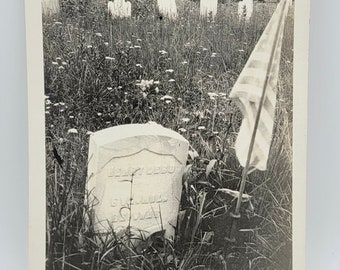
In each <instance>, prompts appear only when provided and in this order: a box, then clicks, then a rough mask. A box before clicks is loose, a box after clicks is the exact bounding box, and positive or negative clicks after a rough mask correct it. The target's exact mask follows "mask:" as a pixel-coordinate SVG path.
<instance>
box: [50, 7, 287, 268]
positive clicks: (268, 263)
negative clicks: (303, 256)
mask: <svg viewBox="0 0 340 270" xmlns="http://www.w3.org/2000/svg"><path fill="white" fill-rule="evenodd" d="M132 2H133V1H132ZM133 6H134V9H133V18H131V19H123V20H113V19H111V18H110V17H109V16H108V14H107V13H106V4H105V3H103V4H101V3H99V4H98V3H97V4H93V3H91V2H90V1H83V3H82V5H79V3H78V4H77V1H70V0H69V1H66V0H64V1H62V7H61V11H60V13H59V14H58V15H54V16H48V17H44V18H43V36H44V69H45V94H46V95H47V96H48V98H47V99H46V162H47V168H46V171H47V179H46V181H47V185H46V196H47V208H46V211H47V221H46V222H47V223H46V235H47V238H46V239H47V241H46V258H47V261H46V266H47V269H49V270H59V269H89V270H95V269H96V270H97V269H100V270H105V269H183V270H187V269H238V270H239V269H285V270H286V269H291V261H292V260H291V259H292V258H291V257H292V256H291V255H292V254H291V230H292V215H291V203H292V198H291V194H292V190H291V189H292V183H291V179H292V178H291V171H292V168H291V167H292V160H291V157H292V147H291V146H292V140H291V137H292V61H293V53H292V41H293V14H291V13H290V14H289V18H288V21H287V24H286V31H285V37H284V44H283V52H282V62H281V70H280V80H279V88H278V89H279V91H278V105H277V114H276V123H275V130H274V138H273V143H272V148H271V156H270V158H269V168H268V170H267V171H266V172H264V173H263V172H254V173H252V174H251V175H250V180H249V182H248V183H247V187H246V192H247V193H248V194H250V195H252V200H251V203H244V204H243V205H242V211H241V213H242V219H241V221H240V222H239V224H240V229H241V230H240V232H239V233H238V234H237V241H236V242H229V241H227V238H228V236H229V232H230V228H231V222H232V220H231V218H230V217H229V213H230V211H231V209H232V207H234V204H235V200H234V199H233V198H231V197H229V196H228V195H227V194H224V193H222V192H218V189H220V188H230V189H235V190H236V189H237V188H238V185H239V180H240V177H241V173H242V167H240V165H239V163H238V161H237V159H236V157H235V153H234V150H233V148H232V146H233V143H234V140H235V138H236V133H237V131H238V128H239V125H240V123H241V120H242V115H241V113H240V112H239V110H238V109H237V107H236V106H235V104H234V103H233V102H232V101H230V100H229V99H228V94H229V92H230V90H231V87H232V86H233V84H234V82H235V80H236V79H237V76H238V75H239V73H240V72H241V70H242V68H243V66H244V64H245V62H246V60H247V58H248V57H249V55H250V53H251V51H252V49H253V48H254V46H255V44H256V42H257V40H258V39H259V37H260V35H261V33H262V31H263V29H264V27H265V26H266V24H267V22H268V21H269V19H270V16H271V14H272V12H273V9H274V8H275V5H274V4H269V3H267V4H257V5H256V6H255V8H256V9H255V13H254V17H253V18H252V19H251V21H250V22H249V23H247V24H246V23H244V22H242V21H241V22H240V21H239V20H238V18H237V14H236V10H237V7H236V5H234V4H232V5H231V6H228V5H226V4H219V13H218V15H217V17H216V18H215V21H209V20H203V19H201V18H200V17H199V7H198V3H195V2H191V1H187V0H183V1H179V2H178V10H179V18H178V20H176V21H170V20H168V19H166V18H162V20H161V19H160V17H159V14H157V10H156V9H155V6H154V2H153V1H146V2H145V1H144V2H143V1H137V0H136V1H134V3H133ZM142 80H148V81H149V82H150V83H149V85H148V86H143V81H142ZM152 80H153V81H152ZM147 121H155V122H157V123H160V124H162V125H163V126H165V127H168V128H171V129H173V130H175V131H178V132H181V133H182V135H183V136H184V137H186V138H187V139H188V140H189V142H190V144H191V150H190V151H191V152H190V153H191V157H189V159H188V166H187V172H186V174H185V176H184V179H183V192H182V198H181V204H180V211H179V221H178V225H177V229H176V235H175V238H174V239H170V240H169V239H164V237H163V235H162V232H160V233H156V234H154V235H152V236H150V237H145V236H144V235H143V234H142V233H141V232H133V233H134V237H138V238H139V239H140V241H139V244H138V245H137V244H136V245H132V244H131V241H130V240H131V234H132V232H129V233H124V232H115V231H114V230H112V232H111V233H110V234H109V235H107V236H105V237H102V238H100V239H98V236H96V235H94V233H93V230H92V229H91V226H89V225H88V221H89V218H88V217H89V216H91V213H90V211H89V208H88V207H89V206H88V205H86V204H85V203H84V200H85V199H86V196H87V194H86V191H85V184H86V180H87V174H86V170H87V158H88V136H89V135H88V134H87V133H88V132H89V131H91V132H93V131H97V130H100V129H103V128H106V127H110V126H115V125H119V124H125V123H145V122H147ZM71 128H75V129H77V131H78V133H68V132H67V131H68V130H69V129H71ZM195 152H197V154H198V157H194V155H193V153H195ZM56 156H59V157H60V159H59V160H58V158H56ZM212 160H213V162H214V166H213V167H212V170H211V171H210V172H209V173H207V165H208V164H209V163H210V164H212V163H211V161H212Z"/></svg>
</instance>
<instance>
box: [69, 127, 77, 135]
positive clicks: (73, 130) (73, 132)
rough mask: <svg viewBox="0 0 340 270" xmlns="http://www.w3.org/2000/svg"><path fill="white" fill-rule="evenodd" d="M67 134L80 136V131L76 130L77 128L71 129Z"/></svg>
mask: <svg viewBox="0 0 340 270" xmlns="http://www.w3.org/2000/svg"><path fill="white" fill-rule="evenodd" d="M67 133H69V134H78V130H76V129H75V128H70V129H69V130H68V131H67Z"/></svg>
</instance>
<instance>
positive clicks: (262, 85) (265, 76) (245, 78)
mask: <svg viewBox="0 0 340 270" xmlns="http://www.w3.org/2000/svg"><path fill="white" fill-rule="evenodd" d="M288 8H289V0H281V2H280V3H279V4H278V6H277V8H276V10H275V12H274V14H273V16H272V18H271V19H270V21H269V23H268V25H267V26H266V28H265V30H264V32H263V34H262V36H261V38H260V40H259V41H258V43H257V44H256V46H255V48H254V50H253V52H252V53H251V55H250V57H249V59H248V61H247V63H246V65H245V67H244V68H243V70H242V72H241V74H240V76H239V77H238V79H237V81H236V83H235V85H234V87H233V89H232V91H231V93H230V98H235V99H237V101H238V103H237V104H238V106H239V107H240V109H241V111H242V113H243V117H244V118H243V121H242V124H241V127H240V131H239V134H238V136H237V139H236V142H235V150H236V156H237V158H238V160H239V162H240V164H241V165H242V166H243V167H245V166H246V164H247V159H248V158H250V160H249V167H253V168H254V169H258V170H266V167H267V159H268V155H269V150H270V144H271V138H272V133H273V126H274V116H275V104H276V90H277V89H276V88H277V81H278V74H279V66H280V58H281V46H282V37H283V30H284V24H285V20H286V17H287V13H288ZM258 113H259V115H258ZM257 118H258V119H257ZM257 120H258V121H257ZM256 123H257V124H256ZM256 126H257V127H256ZM254 127H255V128H254ZM255 134H256V136H255ZM254 136H255V137H254ZM252 141H253V143H252ZM252 144H253V148H252V149H250V148H251V147H252ZM248 152H249V153H248ZM248 154H249V155H251V156H249V157H248Z"/></svg>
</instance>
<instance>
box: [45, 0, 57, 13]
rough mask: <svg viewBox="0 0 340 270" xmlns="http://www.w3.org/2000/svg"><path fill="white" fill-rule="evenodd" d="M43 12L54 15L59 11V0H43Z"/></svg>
mask: <svg viewBox="0 0 340 270" xmlns="http://www.w3.org/2000/svg"><path fill="white" fill-rule="evenodd" d="M41 8H42V13H43V14H45V15H52V14H55V13H58V12H59V0H42V2H41Z"/></svg>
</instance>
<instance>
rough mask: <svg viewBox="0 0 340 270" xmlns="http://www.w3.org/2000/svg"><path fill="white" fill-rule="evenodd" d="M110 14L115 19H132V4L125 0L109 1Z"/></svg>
mask: <svg viewBox="0 0 340 270" xmlns="http://www.w3.org/2000/svg"><path fill="white" fill-rule="evenodd" d="M107 7H108V12H109V14H110V15H111V16H112V17H113V18H128V17H131V3H130V2H129V1H125V0H114V1H109V2H108V4H107Z"/></svg>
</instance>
